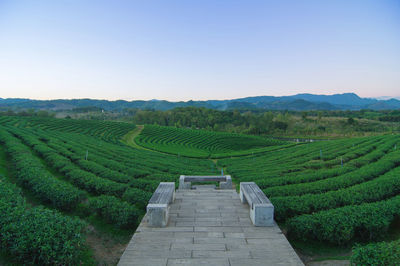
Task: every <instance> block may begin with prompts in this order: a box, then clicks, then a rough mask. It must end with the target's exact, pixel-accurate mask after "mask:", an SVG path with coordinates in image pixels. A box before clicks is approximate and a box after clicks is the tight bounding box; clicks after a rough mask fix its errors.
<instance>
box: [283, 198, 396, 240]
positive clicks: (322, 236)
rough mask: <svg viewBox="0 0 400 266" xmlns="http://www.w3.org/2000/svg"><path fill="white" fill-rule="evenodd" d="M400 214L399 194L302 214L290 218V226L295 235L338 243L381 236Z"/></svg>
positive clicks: (293, 235)
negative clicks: (371, 201)
mask: <svg viewBox="0 0 400 266" xmlns="http://www.w3.org/2000/svg"><path fill="white" fill-rule="evenodd" d="M397 217H400V196H397V197H394V198H391V199H389V200H386V201H378V202H374V203H364V204H361V205H354V206H351V205H349V206H345V207H341V208H337V209H332V210H327V211H321V212H317V213H314V214H304V215H300V216H297V217H294V218H292V219H290V220H289V221H288V223H287V229H288V234H289V235H290V236H291V237H293V238H299V239H304V240H305V239H316V240H320V241H326V242H330V243H333V244H338V245H339V244H344V243H348V242H351V241H352V240H353V239H360V240H375V239H380V238H382V236H384V235H385V233H386V232H387V231H388V229H389V225H390V224H391V223H392V222H393V220H394V219H396V218H397Z"/></svg>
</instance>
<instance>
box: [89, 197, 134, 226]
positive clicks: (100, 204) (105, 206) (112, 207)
mask: <svg viewBox="0 0 400 266" xmlns="http://www.w3.org/2000/svg"><path fill="white" fill-rule="evenodd" d="M89 207H90V209H92V210H94V211H95V212H96V213H97V215H99V216H100V217H102V218H103V219H105V220H106V221H107V222H108V223H110V224H114V225H115V226H117V227H121V228H135V227H136V226H137V224H138V222H139V221H138V218H139V217H140V216H141V214H142V213H141V212H140V211H139V210H138V209H137V208H136V207H135V206H132V205H130V204H129V203H127V202H124V201H121V200H119V199H117V198H116V197H113V196H104V195H103V196H99V197H96V198H90V199H89Z"/></svg>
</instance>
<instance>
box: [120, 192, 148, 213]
mask: <svg viewBox="0 0 400 266" xmlns="http://www.w3.org/2000/svg"><path fill="white" fill-rule="evenodd" d="M152 195H153V193H152V192H148V191H144V190H142V189H137V188H129V189H127V190H126V191H125V193H124V195H123V196H122V199H123V200H125V201H127V202H129V203H130V204H134V205H136V206H137V207H138V208H140V209H143V210H144V209H145V208H146V206H147V203H148V202H149V200H150V198H151V196H152Z"/></svg>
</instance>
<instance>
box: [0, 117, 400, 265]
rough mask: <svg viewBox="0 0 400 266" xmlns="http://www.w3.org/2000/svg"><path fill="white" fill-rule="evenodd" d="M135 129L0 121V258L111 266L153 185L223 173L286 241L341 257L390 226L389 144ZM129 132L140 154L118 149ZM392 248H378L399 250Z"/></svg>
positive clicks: (393, 211)
mask: <svg viewBox="0 0 400 266" xmlns="http://www.w3.org/2000/svg"><path fill="white" fill-rule="evenodd" d="M140 129H141V127H138V128H137V127H135V125H134V124H131V123H121V122H105V121H94V120H92V121H86V120H74V119H55V118H44V117H41V118H40V117H18V116H0V184H1V185H0V210H1V211H0V247H1V250H2V252H1V253H0V257H1V256H2V255H3V254H5V255H6V256H9V257H11V258H12V259H11V261H10V263H14V264H16V263H20V264H21V263H22V264H43V265H48V264H59V265H61V264H89V265H90V264H102V263H103V264H116V263H117V261H118V258H119V256H120V255H121V250H123V248H122V249H121V248H120V247H121V246H122V247H124V245H126V244H127V242H128V241H129V238H130V236H131V235H132V233H133V232H134V230H135V228H136V226H137V225H138V223H139V222H140V220H141V218H142V217H143V214H144V212H145V206H146V204H147V202H148V200H149V198H150V197H151V195H152V193H153V191H154V190H155V189H156V187H157V186H158V184H159V182H162V181H175V182H176V181H177V179H178V177H179V175H182V174H186V175H215V174H219V173H220V169H221V168H222V167H223V168H224V170H225V172H228V173H229V174H231V175H232V177H233V179H234V181H235V182H236V183H239V182H242V181H254V182H256V183H257V184H258V185H259V186H260V188H261V189H262V190H263V191H264V193H265V194H266V195H267V196H268V197H269V198H270V200H271V201H272V203H273V204H274V206H275V219H276V221H277V222H278V223H279V224H280V226H282V227H284V228H285V231H287V233H288V236H289V239H290V240H302V241H316V242H318V243H329V244H332V245H336V246H340V247H350V246H352V245H353V244H354V243H355V242H364V243H370V242H374V241H378V240H384V237H385V236H386V235H387V234H389V232H390V231H391V229H392V228H393V224H394V223H395V222H396V221H398V219H399V218H400V179H399V176H400V149H399V145H400V135H398V134H386V135H380V136H370V137H358V138H347V139H338V140H329V141H319V142H313V143H289V144H288V143H286V142H281V141H277V140H273V139H268V138H263V137H256V136H247V135H241V134H231V133H216V132H211V131H205V130H198V129H187V128H175V127H161V126H154V125H152V126H145V127H144V128H143V131H142V132H141V133H140V134H139V135H138V136H136V134H137V133H138V132H139V131H140ZM133 130H134V131H133ZM132 132H133V133H135V134H134V136H136V138H135V140H136V142H137V144H138V145H141V146H142V147H145V148H142V147H138V146H136V147H131V146H128V145H126V144H125V143H124V142H123V141H122V140H123V139H124V136H125V137H126V136H127V135H129V134H132ZM191 157H199V158H191ZM204 158H213V160H210V159H204ZM217 158H219V159H217ZM215 162H216V163H215ZM21 216H24V217H26V218H24V219H20V217H21ZM60 225H62V226H60ZM50 235H51V237H49V236H50ZM393 240H394V239H393ZM110 243H111V244H110ZM384 243H385V242H384ZM393 243H398V241H397V242H392V243H389V244H378V246H377V247H378V248H379V249H382V250H397V249H396V244H393ZM99 246H100V247H99ZM110 247H111V248H110ZM113 247H119V248H115V249H113ZM373 248H374V247H373V246H366V247H359V246H357V247H356V248H355V249H354V256H353V260H354V261H356V262H360V263H361V262H364V261H369V259H371V260H370V261H374V258H379V254H376V252H375V253H374V252H373ZM105 251H107V252H105ZM396 256H397V255H396ZM7 258H8V257H7ZM387 258H389V257H387ZM390 258H392V257H390ZM390 258H389V259H390Z"/></svg>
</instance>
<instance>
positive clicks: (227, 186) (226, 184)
mask: <svg viewBox="0 0 400 266" xmlns="http://www.w3.org/2000/svg"><path fill="white" fill-rule="evenodd" d="M219 188H220V189H232V178H231V176H230V175H228V176H226V182H219Z"/></svg>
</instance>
